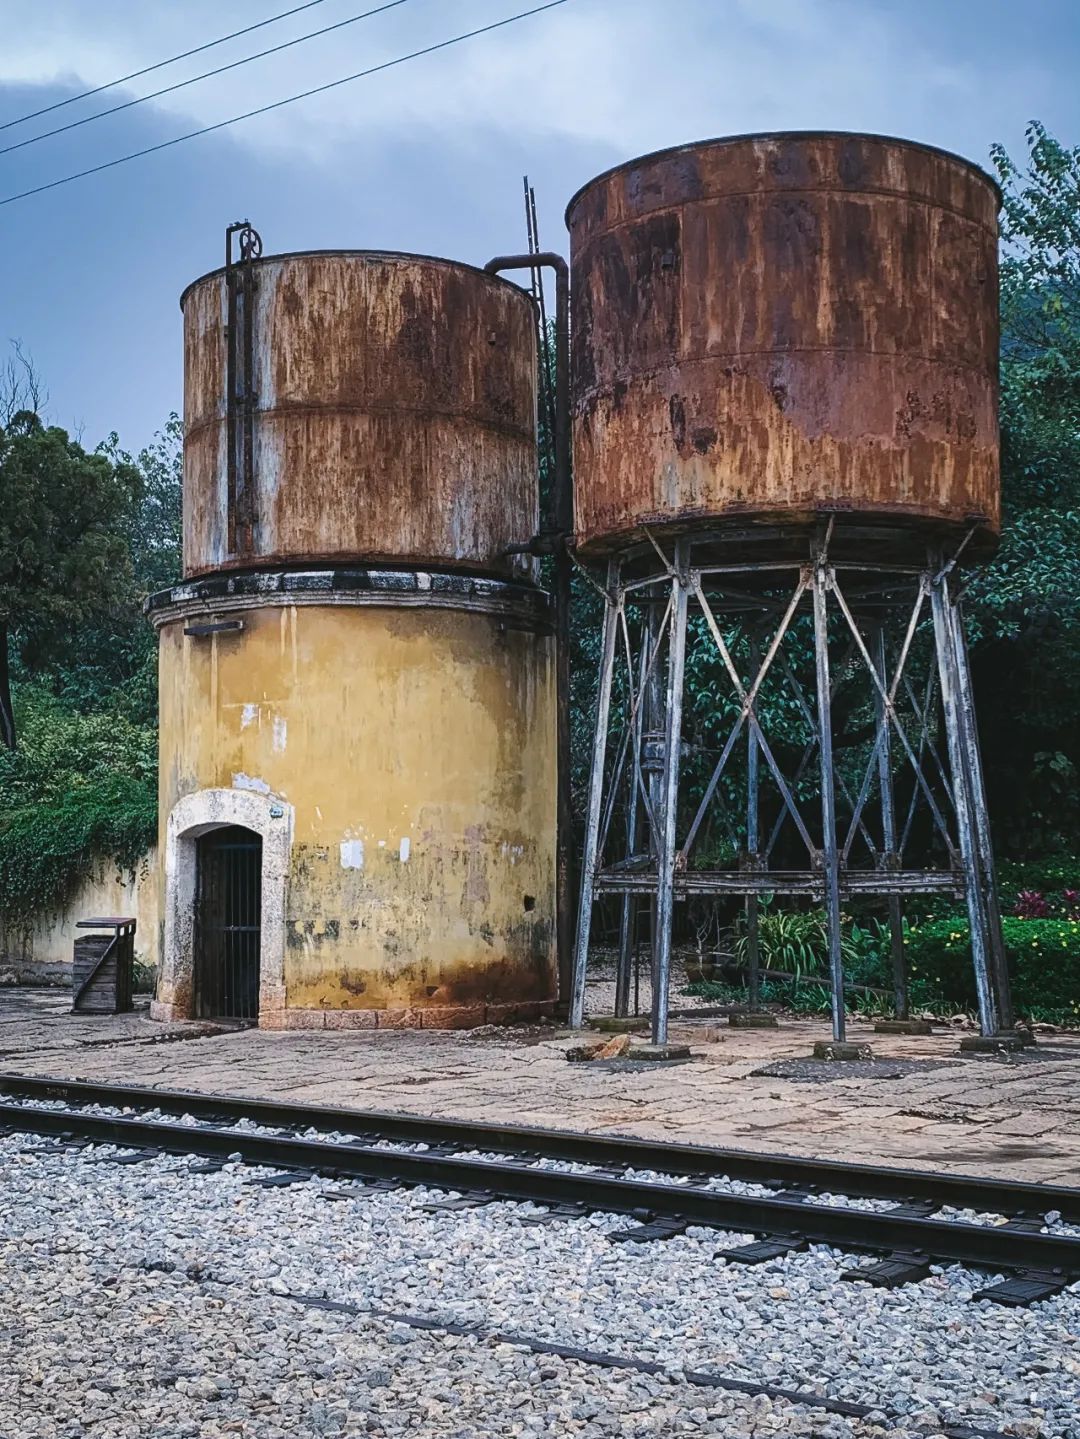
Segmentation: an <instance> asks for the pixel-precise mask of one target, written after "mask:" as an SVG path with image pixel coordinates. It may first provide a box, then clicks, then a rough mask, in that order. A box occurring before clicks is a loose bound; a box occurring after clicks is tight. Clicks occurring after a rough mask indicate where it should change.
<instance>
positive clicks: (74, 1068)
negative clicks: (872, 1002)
mask: <svg viewBox="0 0 1080 1439" xmlns="http://www.w3.org/2000/svg"><path fill="white" fill-rule="evenodd" d="M69 1004H70V997H69V995H68V994H67V993H65V992H64V991H63V990H55V989H54V990H28V989H0V1071H7V1072H14V1073H22V1074H53V1075H59V1076H63V1077H66V1078H82V1079H88V1080H99V1081H103V1082H108V1081H111V1082H116V1083H128V1084H141V1085H159V1086H163V1087H166V1088H177V1089H195V1090H201V1091H205V1092H211V1093H231V1094H238V1095H247V1096H265V1097H280V1098H283V1099H291V1100H296V1101H299V1102H308V1103H318V1104H336V1105H346V1106H350V1107H355V1108H361V1109H373V1110H398V1111H408V1112H410V1113H415V1114H437V1115H442V1116H445V1117H448V1118H462V1119H474V1120H491V1121H495V1122H504V1123H518V1124H534V1125H541V1126H548V1127H563V1128H573V1129H579V1130H583V1131H595V1132H597V1133H605V1132H606V1133H615V1134H634V1135H640V1136H642V1137H644V1138H650V1139H673V1140H679V1141H682V1142H685V1143H698V1144H718V1145H727V1146H733V1147H736V1148H742V1149H756V1150H776V1151H787V1152H789V1153H799V1154H813V1155H820V1156H823V1157H826V1156H827V1157H831V1158H836V1159H855V1160H861V1161H865V1162H880V1163H883V1164H897V1165H911V1166H915V1167H923V1168H929V1169H935V1170H952V1171H957V1172H969V1173H978V1174H985V1175H991V1176H1000V1177H1010V1178H1016V1179H1028V1180H1034V1181H1043V1182H1053V1183H1058V1184H1070V1185H1077V1186H1080V1035H1076V1034H1072V1035H1048V1036H1045V1037H1044V1038H1043V1039H1042V1041H1041V1043H1040V1044H1039V1046H1038V1048H1037V1049H1036V1050H1034V1051H1026V1052H1024V1053H1023V1054H1021V1055H1019V1056H1008V1057H1001V1058H983V1057H971V1056H965V1057H963V1058H960V1056H959V1054H958V1052H957V1044H958V1040H957V1035H956V1034H955V1033H949V1032H943V1033H940V1034H935V1035H932V1036H930V1037H926V1038H892V1037H889V1038H886V1037H883V1036H881V1035H874V1034H873V1033H872V1030H871V1027H870V1026H869V1025H861V1024H858V1023H853V1024H851V1025H850V1032H849V1037H850V1038H852V1039H856V1040H861V1039H866V1040H868V1041H870V1042H872V1043H873V1045H874V1052H875V1056H876V1059H875V1062H874V1063H872V1064H858V1065H854V1066H853V1065H850V1064H820V1063H815V1062H811V1061H809V1060H807V1061H806V1062H805V1063H799V1064H795V1065H794V1066H793V1068H794V1069H795V1071H796V1072H797V1073H796V1075H791V1074H787V1075H785V1074H780V1075H777V1074H775V1073H772V1074H768V1073H767V1074H762V1073H760V1071H761V1069H762V1068H763V1067H765V1066H775V1065H776V1064H777V1063H778V1062H779V1064H780V1069H781V1070H783V1069H784V1068H785V1061H786V1062H787V1067H792V1066H791V1061H801V1060H805V1059H806V1056H808V1055H809V1053H810V1049H811V1046H812V1044H813V1041H814V1040H815V1039H820V1038H823V1037H825V1033H826V1032H825V1027H824V1023H823V1022H814V1021H809V1020H798V1021H794V1020H793V1021H789V1022H787V1023H785V1024H784V1027H783V1028H782V1029H780V1030H774V1031H754V1030H742V1031H739V1030H729V1029H727V1028H726V1026H724V1025H723V1022H722V1021H716V1020H712V1021H700V1022H698V1023H696V1024H695V1025H693V1026H689V1025H680V1026H676V1027H675V1028H674V1029H673V1035H672V1037H673V1038H675V1037H682V1038H688V1039H689V1040H690V1041H691V1043H692V1045H693V1058H692V1060H691V1061H690V1062H688V1063H684V1064H680V1065H674V1066H663V1067H656V1066H649V1065H626V1064H625V1063H620V1062H619V1061H614V1062H612V1063H610V1064H597V1063H587V1064H568V1063H567V1061H566V1059H565V1057H564V1055H563V1050H564V1049H565V1048H566V1047H567V1045H568V1044H569V1043H571V1042H572V1041H570V1040H568V1039H558V1038H555V1037H554V1032H553V1031H550V1030H549V1031H538V1030H529V1031H524V1032H519V1031H514V1030H504V1031H494V1032H493V1031H490V1030H486V1031H479V1032H473V1033H469V1032H467V1031H466V1032H459V1033H446V1034H439V1033H432V1032H431V1031H424V1032H421V1031H411V1030H402V1031H398V1032H365V1031H359V1032H355V1033H331V1032H318V1033H303V1032H298V1033H297V1032H294V1033H270V1032H266V1031H260V1030H244V1031H237V1032H228V1033H208V1032H207V1026H199V1025H192V1024H188V1025H185V1024H171V1025H160V1024H154V1023H152V1022H151V1021H150V1020H149V1019H148V1018H147V1017H146V1016H145V1013H136V1014H131V1015H123V1016H117V1017H115V1018H103V1017H91V1016H82V1015H79V1016H75V1015H72V1014H70V1013H69V1012H68V1005H69ZM798 1076H809V1077H798Z"/></svg>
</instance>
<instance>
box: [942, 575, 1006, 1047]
mask: <svg viewBox="0 0 1080 1439" xmlns="http://www.w3.org/2000/svg"><path fill="white" fill-rule="evenodd" d="M947 583H948V582H947V581H945V584H946V585H947ZM945 599H946V602H947V604H948V610H949V618H950V621H951V629H952V647H953V654H954V656H955V662H956V679H957V700H958V706H957V708H958V718H959V721H960V730H961V740H962V745H963V749H964V760H965V765H966V768H967V773H968V785H969V788H970V793H971V814H972V819H973V821H974V824H975V842H976V846H977V850H978V858H979V880H980V888H981V892H982V901H983V912H984V916H985V920H986V939H987V963H988V965H989V968H990V974H991V977H992V980H993V984H994V991H995V996H994V997H995V1000H996V1003H997V1013H998V1024H999V1025H1000V1026H1001V1028H1002V1029H1004V1030H1011V1029H1012V1027H1013V1022H1014V1016H1013V1006H1012V992H1011V989H1010V985H1009V968H1008V964H1007V962H1006V959H1005V942H1004V939H1003V936H1002V932H1001V910H1000V908H999V906H998V893H997V872H996V866H995V864H994V846H993V841H992V839H991V837H990V814H989V810H988V809H987V805H986V784H985V781H984V778H983V767H982V756H981V754H980V751H979V731H978V726H977V724H976V720H975V701H974V696H973V694H972V689H971V669H970V666H969V664H968V650H967V640H966V638H965V636H964V617H963V615H962V613H961V611H960V606H959V604H958V603H957V602H956V601H955V600H953V598H952V596H951V595H950V594H948V592H947V591H946V596H945Z"/></svg>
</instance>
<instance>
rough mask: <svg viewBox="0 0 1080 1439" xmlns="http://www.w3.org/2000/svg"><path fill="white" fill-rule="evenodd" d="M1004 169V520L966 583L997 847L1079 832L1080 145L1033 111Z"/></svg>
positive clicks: (1057, 842)
mask: <svg viewBox="0 0 1080 1439" xmlns="http://www.w3.org/2000/svg"><path fill="white" fill-rule="evenodd" d="M1027 146H1028V153H1027V157H1026V164H1025V165H1024V166H1023V167H1021V166H1019V165H1016V164H1014V162H1013V161H1012V160H1011V159H1010V157H1009V156H1008V154H1007V153H1006V152H1005V150H1004V149H1003V148H1002V147H1001V146H995V147H994V149H993V150H992V156H993V160H994V164H995V166H996V168H997V171H998V175H999V177H1000V179H1001V183H1002V187H1003V191H1004V196H1003V204H1002V222H1001V230H1002V264H1001V318H1002V344H1001V432H1002V433H1001V441H1002V445H1001V460H1002V498H1003V503H1004V512H1005V513H1004V519H1005V525H1004V533H1003V538H1002V545H1001V549H1000V551H999V552H998V555H997V557H996V559H995V560H994V562H993V563H992V564H990V565H988V566H987V567H986V568H985V569H984V570H983V571H982V572H981V573H979V574H978V575H977V577H976V578H975V580H974V581H973V583H972V586H971V590H970V599H969V605H968V610H969V616H970V620H971V625H972V634H973V641H974V644H973V650H972V667H973V672H974V679H975V686H976V690H977V692H978V709H979V721H980V733H981V736H982V742H983V748H984V754H985V760H986V772H987V777H988V787H989V791H990V793H989V800H990V808H991V814H992V817H993V820H994V823H995V828H996V830H997V833H998V837H999V842H1000V844H1001V846H1002V848H1003V849H1004V850H1005V851H1007V852H1008V851H1012V852H1018V851H1024V850H1038V849H1042V850H1047V849H1054V848H1062V847H1075V846H1076V844H1077V843H1078V841H1080V784H1078V776H1080V148H1075V149H1068V148H1066V147H1065V146H1063V145H1061V144H1060V143H1059V142H1058V141H1057V140H1055V139H1054V138H1053V137H1052V136H1050V135H1048V134H1047V132H1046V130H1045V128H1044V127H1043V126H1042V125H1040V124H1038V123H1035V122H1033V123H1032V124H1031V125H1030V126H1029V127H1028V131H1027Z"/></svg>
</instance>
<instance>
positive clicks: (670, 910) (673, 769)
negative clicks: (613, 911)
mask: <svg viewBox="0 0 1080 1439" xmlns="http://www.w3.org/2000/svg"><path fill="white" fill-rule="evenodd" d="M689 558H690V546H689V543H688V542H687V541H686V540H680V541H679V542H678V544H677V545H676V547H675V566H676V569H675V577H674V579H673V580H672V609H671V629H670V631H669V633H670V640H669V642H668V672H667V728H666V733H665V746H664V774H663V802H662V808H661V819H660V824H661V829H660V853H659V856H658V860H659V863H658V868H657V887H656V936H655V949H654V953H653V992H652V1042H653V1044H666V1043H667V1030H668V986H669V982H670V978H671V930H672V924H673V921H674V917H675V860H676V846H675V826H676V823H677V820H678V810H679V750H680V748H681V746H682V710H683V680H684V678H685V672H686V619H687V609H688V606H689V597H690V576H689V574H688V573H687V566H688V562H689Z"/></svg>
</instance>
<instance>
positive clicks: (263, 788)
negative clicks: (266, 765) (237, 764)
mask: <svg viewBox="0 0 1080 1439" xmlns="http://www.w3.org/2000/svg"><path fill="white" fill-rule="evenodd" d="M232 783H233V789H250V790H254V791H255V793H256V794H269V793H270V786H269V785H268V784H267V783H266V781H265V780H264V779H258V778H257V777H256V776H254V775H250V774H244V773H242V772H241V773H240V774H234V775H233V777H232Z"/></svg>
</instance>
